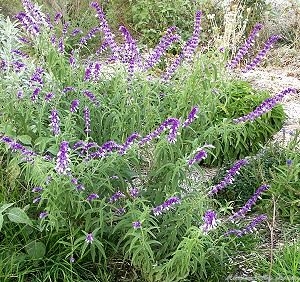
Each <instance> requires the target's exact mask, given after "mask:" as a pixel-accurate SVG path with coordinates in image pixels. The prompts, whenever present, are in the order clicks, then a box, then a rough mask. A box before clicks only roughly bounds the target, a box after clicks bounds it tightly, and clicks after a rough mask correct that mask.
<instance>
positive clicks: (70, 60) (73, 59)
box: [69, 50, 76, 68]
mask: <svg viewBox="0 0 300 282" xmlns="http://www.w3.org/2000/svg"><path fill="white" fill-rule="evenodd" d="M69 64H70V66H71V67H73V68H74V67H75V65H76V60H75V56H74V50H72V51H71V56H70V58H69Z"/></svg>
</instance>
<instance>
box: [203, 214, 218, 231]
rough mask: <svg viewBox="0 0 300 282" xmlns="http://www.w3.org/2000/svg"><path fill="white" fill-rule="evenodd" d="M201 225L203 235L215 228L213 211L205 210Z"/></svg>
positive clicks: (215, 222)
mask: <svg viewBox="0 0 300 282" xmlns="http://www.w3.org/2000/svg"><path fill="white" fill-rule="evenodd" d="M203 221H204V223H203V225H202V226H201V227H200V228H201V230H202V231H203V232H204V234H206V233H208V232H209V231H210V230H212V229H214V228H216V226H217V214H216V212H215V211H213V210H207V211H206V212H205V214H204V216H203Z"/></svg>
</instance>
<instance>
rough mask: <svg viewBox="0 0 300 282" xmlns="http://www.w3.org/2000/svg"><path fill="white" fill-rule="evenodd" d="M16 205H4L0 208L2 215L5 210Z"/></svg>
mask: <svg viewBox="0 0 300 282" xmlns="http://www.w3.org/2000/svg"><path fill="white" fill-rule="evenodd" d="M13 204H14V203H9V204H3V205H2V206H1V207H0V213H2V212H4V211H5V210H7V209H8V208H9V207H11V206H12V205H13Z"/></svg>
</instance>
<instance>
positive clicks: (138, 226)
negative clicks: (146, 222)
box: [132, 221, 142, 229]
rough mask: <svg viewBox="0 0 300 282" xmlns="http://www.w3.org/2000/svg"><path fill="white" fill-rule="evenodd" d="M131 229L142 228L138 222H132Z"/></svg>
mask: <svg viewBox="0 0 300 282" xmlns="http://www.w3.org/2000/svg"><path fill="white" fill-rule="evenodd" d="M132 227H133V228H134V229H139V228H141V227H142V224H141V222H140V221H134V222H132Z"/></svg>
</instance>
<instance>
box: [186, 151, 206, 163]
mask: <svg viewBox="0 0 300 282" xmlns="http://www.w3.org/2000/svg"><path fill="white" fill-rule="evenodd" d="M206 158H207V152H206V151H205V150H199V149H198V150H197V152H196V154H195V155H194V157H193V158H191V159H190V160H188V165H189V167H191V166H192V165H193V164H195V163H198V162H200V161H202V160H204V159H206Z"/></svg>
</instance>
